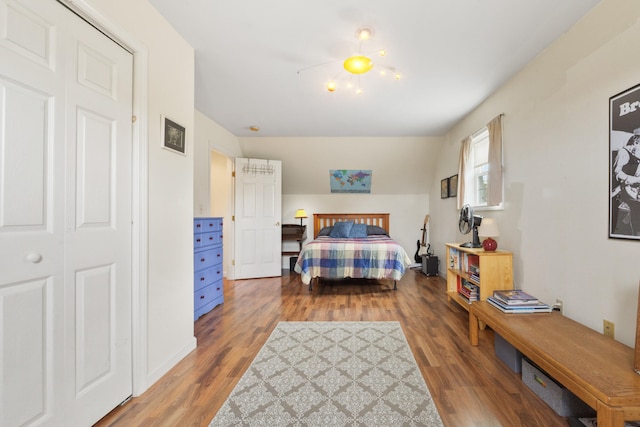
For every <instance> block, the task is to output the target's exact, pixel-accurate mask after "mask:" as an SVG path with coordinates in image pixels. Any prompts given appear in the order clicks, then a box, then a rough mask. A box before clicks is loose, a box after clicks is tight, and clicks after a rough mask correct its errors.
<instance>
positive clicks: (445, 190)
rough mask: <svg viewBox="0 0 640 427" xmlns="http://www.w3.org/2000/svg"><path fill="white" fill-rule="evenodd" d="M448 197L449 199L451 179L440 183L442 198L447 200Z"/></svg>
mask: <svg viewBox="0 0 640 427" xmlns="http://www.w3.org/2000/svg"><path fill="white" fill-rule="evenodd" d="M447 197H449V178H445V179H443V180H442V181H440V198H441V199H446V198H447Z"/></svg>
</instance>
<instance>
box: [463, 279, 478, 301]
mask: <svg viewBox="0 0 640 427" xmlns="http://www.w3.org/2000/svg"><path fill="white" fill-rule="evenodd" d="M458 293H459V294H460V295H462V297H463V298H464V299H465V300H466V301H467V302H469V303H471V302H474V301H478V299H479V297H480V287H479V286H478V285H475V284H473V283H471V282H470V281H468V280H465V279H462V278H460V288H459V289H458Z"/></svg>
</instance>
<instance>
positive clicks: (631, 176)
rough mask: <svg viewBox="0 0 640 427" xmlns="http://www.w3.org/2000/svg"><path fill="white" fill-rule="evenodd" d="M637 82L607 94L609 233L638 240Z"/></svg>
mask: <svg viewBox="0 0 640 427" xmlns="http://www.w3.org/2000/svg"><path fill="white" fill-rule="evenodd" d="M639 164H640V85H637V86H634V87H632V88H630V89H627V90H626V91H624V92H621V93H619V94H617V95H614V96H612V97H611V98H609V171H610V173H609V176H610V179H609V237H610V238H618V239H632V240H640V166H638V165H639Z"/></svg>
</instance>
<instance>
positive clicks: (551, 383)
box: [522, 357, 596, 417]
mask: <svg viewBox="0 0 640 427" xmlns="http://www.w3.org/2000/svg"><path fill="white" fill-rule="evenodd" d="M522 381H523V382H524V383H525V384H526V385H527V386H528V387H529V388H530V389H531V390H533V392H534V393H535V394H537V395H538V396H539V397H540V398H541V399H542V400H544V402H545V403H546V404H547V405H549V406H550V407H551V408H552V409H553V410H554V411H555V412H556V414H558V415H560V416H562V417H593V416H595V413H596V412H595V410H593V409H592V408H591V407H590V406H589V405H587V404H586V403H584V402H583V401H582V400H580V399H579V398H578V397H577V396H576V395H575V394H573V393H571V392H570V391H569V390H567V389H566V388H565V387H564V386H562V384H559V383H558V382H557V381H556V380H554V379H553V378H551V377H550V376H549V375H548V374H547V373H546V372H544V371H543V370H541V369H540V368H538V367H537V366H536V365H535V364H534V363H533V362H532V361H530V360H529V359H527V358H526V357H523V358H522Z"/></svg>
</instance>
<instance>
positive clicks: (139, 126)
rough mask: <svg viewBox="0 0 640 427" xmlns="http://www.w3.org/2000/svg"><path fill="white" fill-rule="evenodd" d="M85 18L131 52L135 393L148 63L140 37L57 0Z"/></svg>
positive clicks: (88, 9) (142, 322) (143, 338)
mask: <svg viewBox="0 0 640 427" xmlns="http://www.w3.org/2000/svg"><path fill="white" fill-rule="evenodd" d="M57 1H59V2H60V3H61V4H63V5H64V6H66V7H67V8H69V9H70V10H71V11H73V12H75V13H77V14H78V15H79V16H81V17H82V18H83V19H84V20H86V21H87V22H89V23H90V24H92V25H93V26H95V27H96V28H98V29H99V30H100V31H102V32H103V33H105V34H106V35H107V36H108V37H110V38H111V39H113V40H114V41H115V42H117V43H118V44H120V45H121V46H122V47H124V48H125V49H127V50H128V51H129V52H131V53H132V55H133V101H132V107H133V109H132V111H133V115H134V117H135V118H136V120H135V122H133V123H132V141H131V142H132V153H131V154H132V171H131V173H132V175H131V177H132V182H131V185H132V188H131V190H132V192H131V194H132V196H131V199H132V200H131V207H132V212H131V218H132V220H133V224H132V229H131V241H132V247H131V292H132V294H131V307H132V313H131V322H132V324H131V329H132V330H131V345H132V379H131V381H132V390H133V395H134V396H139V395H141V394H142V393H143V392H144V391H145V390H147V389H148V388H149V385H150V384H149V377H148V375H147V372H148V365H147V354H148V341H147V336H148V334H147V332H148V323H147V313H148V306H147V304H148V276H147V265H148V264H149V263H148V259H149V256H148V253H147V249H146V247H147V245H146V242H147V240H148V236H147V225H148V224H147V222H148V221H147V212H148V202H149V194H148V191H147V186H146V177H147V176H148V160H149V159H148V150H147V148H148V145H149V141H148V132H147V129H148V91H147V86H148V84H147V80H148V67H149V55H148V51H147V49H146V47H145V46H144V45H143V44H142V43H141V42H140V40H139V39H138V38H137V37H135V36H133V35H132V34H130V33H129V32H128V31H125V30H124V29H123V28H122V27H121V26H120V25H119V24H117V23H116V22H114V21H113V20H112V19H110V18H108V17H107V16H105V15H104V14H102V13H101V12H99V11H98V10H96V8H95V7H94V6H93V5H91V4H90V3H89V1H87V0H57Z"/></svg>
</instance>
